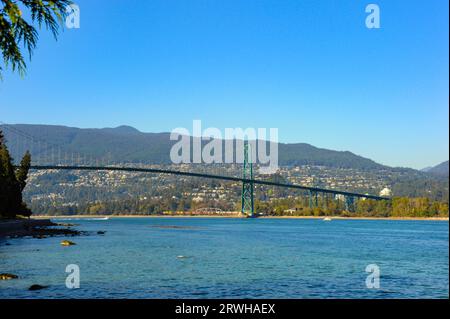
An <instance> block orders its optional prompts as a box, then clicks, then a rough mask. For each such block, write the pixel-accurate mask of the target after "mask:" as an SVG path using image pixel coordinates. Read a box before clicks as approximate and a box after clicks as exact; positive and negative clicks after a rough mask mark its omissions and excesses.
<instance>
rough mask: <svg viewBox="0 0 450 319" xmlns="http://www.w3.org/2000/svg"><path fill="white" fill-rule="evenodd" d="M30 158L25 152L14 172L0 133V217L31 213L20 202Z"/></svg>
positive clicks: (28, 214)
mask: <svg viewBox="0 0 450 319" xmlns="http://www.w3.org/2000/svg"><path fill="white" fill-rule="evenodd" d="M30 162H31V156H30V154H29V152H27V153H26V154H25V156H24V158H23V159H22V162H21V165H20V167H19V169H18V170H17V171H16V170H15V169H14V166H13V164H12V158H11V156H10V155H9V151H8V148H7V147H6V144H5V143H4V139H3V138H2V134H1V131H0V217H2V218H14V217H16V216H17V215H22V216H30V215H31V211H30V210H29V209H28V208H27V207H26V205H25V204H24V203H23V201H22V190H23V188H25V184H26V182H25V180H26V178H27V175H28V169H29V168H30Z"/></svg>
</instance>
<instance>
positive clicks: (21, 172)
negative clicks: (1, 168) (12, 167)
mask: <svg viewBox="0 0 450 319" xmlns="http://www.w3.org/2000/svg"><path fill="white" fill-rule="evenodd" d="M30 165H31V154H30V152H29V151H27V152H26V153H25V155H24V156H23V158H22V161H21V162H20V166H19V168H18V169H17V171H16V178H17V181H18V182H19V185H20V191H21V192H22V191H23V189H24V188H25V186H26V184H27V182H26V181H27V177H28V171H29V170H30Z"/></svg>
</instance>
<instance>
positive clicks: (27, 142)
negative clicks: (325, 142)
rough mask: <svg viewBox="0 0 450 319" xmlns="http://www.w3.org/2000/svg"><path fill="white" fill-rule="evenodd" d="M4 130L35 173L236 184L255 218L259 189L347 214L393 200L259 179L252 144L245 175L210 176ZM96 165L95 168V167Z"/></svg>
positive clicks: (243, 203) (243, 205)
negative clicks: (283, 191)
mask: <svg viewBox="0 0 450 319" xmlns="http://www.w3.org/2000/svg"><path fill="white" fill-rule="evenodd" d="M0 129H1V130H3V131H4V132H6V133H8V140H9V141H8V145H9V146H13V149H14V152H13V157H14V158H20V154H24V153H25V152H26V151H29V152H30V153H31V155H32V159H33V164H32V165H31V167H30V169H32V170H40V171H47V170H68V171H74V170H75V171H120V172H133V173H155V174H169V175H176V176H187V177H197V178H206V179H213V180H223V181H232V182H238V183H241V184H242V193H241V213H242V214H244V215H246V216H248V217H255V216H256V214H255V207H254V188H255V185H264V186H273V187H282V188H287V189H296V190H301V191H303V192H306V193H307V194H308V198H309V206H310V208H313V207H317V206H318V198H319V197H322V198H328V197H327V196H332V197H333V198H336V197H337V196H339V197H341V198H343V199H344V202H345V208H346V210H352V209H353V208H354V203H355V199H373V200H389V199H390V198H388V197H383V196H376V195H370V194H361V193H355V192H348V191H341V190H336V189H326V188H320V187H311V186H303V185H298V184H291V183H280V182H274V181H270V180H264V179H256V178H254V174H253V163H252V161H251V159H250V158H249V144H248V143H247V142H246V143H244V163H243V166H242V174H241V176H240V177H236V176H227V175H221V174H209V173H203V172H193V171H182V170H172V169H162V168H148V167H130V163H127V165H125V164H121V165H117V164H111V163H107V161H106V158H105V157H102V158H94V157H93V156H85V155H83V154H81V153H78V152H73V151H71V150H68V149H65V148H64V147H63V146H61V145H57V144H51V143H47V142H46V141H45V140H42V139H40V138H36V137H34V136H32V135H30V134H28V133H26V132H24V131H22V130H20V129H18V128H16V127H15V126H12V125H9V124H6V123H3V122H0ZM93 163H95V165H93Z"/></svg>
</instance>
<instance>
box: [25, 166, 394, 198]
mask: <svg viewBox="0 0 450 319" xmlns="http://www.w3.org/2000/svg"><path fill="white" fill-rule="evenodd" d="M30 168H31V169H35V170H50V169H56V170H81V171H124V172H140V173H157V174H172V175H182V176H191V177H201V178H211V179H220V180H227V181H233V182H247V183H253V184H259V185H267V186H276V187H286V188H294V189H301V190H307V191H312V192H319V193H327V194H334V195H344V196H352V197H358V198H370V199H375V200H389V199H390V198H388V197H382V196H375V195H366V194H358V193H352V192H345V191H339V190H333V189H325V188H317V187H308V186H302V185H295V184H284V183H276V182H270V181H264V180H258V179H245V178H239V177H231V176H222V175H212V174H203V173H194V172H182V171H175V170H167V169H155V168H135V167H116V166H56V165H32V166H31V167H30Z"/></svg>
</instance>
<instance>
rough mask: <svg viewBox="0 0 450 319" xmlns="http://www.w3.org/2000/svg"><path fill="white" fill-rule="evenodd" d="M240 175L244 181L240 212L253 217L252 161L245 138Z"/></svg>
mask: <svg viewBox="0 0 450 319" xmlns="http://www.w3.org/2000/svg"><path fill="white" fill-rule="evenodd" d="M242 175H243V176H242V178H243V179H244V181H242V199H241V213H242V214H243V215H247V217H255V206H254V202H253V163H252V158H251V150H250V154H249V144H248V141H247V140H246V141H244V169H243V172H242ZM248 180H250V181H248Z"/></svg>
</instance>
